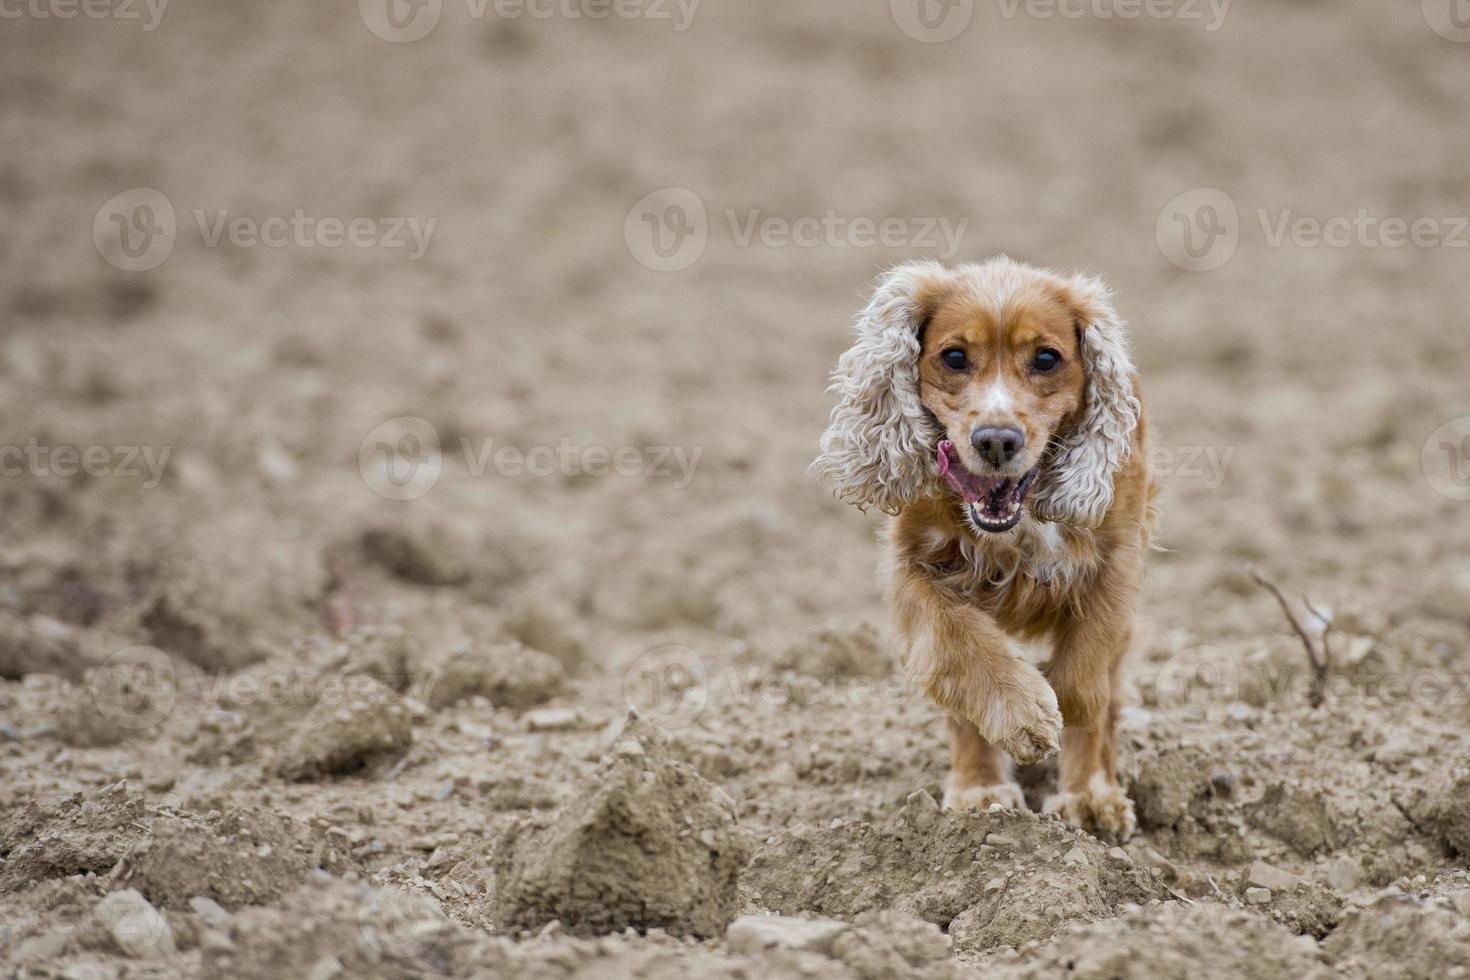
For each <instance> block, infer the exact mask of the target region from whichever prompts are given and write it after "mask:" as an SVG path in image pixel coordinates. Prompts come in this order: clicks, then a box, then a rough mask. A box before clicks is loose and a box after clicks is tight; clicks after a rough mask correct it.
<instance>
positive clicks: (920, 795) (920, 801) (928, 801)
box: [905, 789, 939, 810]
mask: <svg viewBox="0 0 1470 980" xmlns="http://www.w3.org/2000/svg"><path fill="white" fill-rule="evenodd" d="M905 802H908V803H911V804H914V805H916V806H918V807H919V809H921V810H938V809H939V801H937V800H936V799H934V797H933V796H932V795H931V794H930V793H929V791H928V790H927V789H921V790H918V791H916V792H913V793H910V794H909V795H908V799H907V800H906V801H905Z"/></svg>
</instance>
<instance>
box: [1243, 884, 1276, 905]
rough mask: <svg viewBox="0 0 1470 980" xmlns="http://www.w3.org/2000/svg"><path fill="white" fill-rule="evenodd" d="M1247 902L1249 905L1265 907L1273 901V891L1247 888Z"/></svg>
mask: <svg viewBox="0 0 1470 980" xmlns="http://www.w3.org/2000/svg"><path fill="white" fill-rule="evenodd" d="M1245 900H1246V903H1247V904H1249V905H1265V904H1267V903H1268V902H1270V901H1271V889H1269V888H1247V889H1246V890H1245Z"/></svg>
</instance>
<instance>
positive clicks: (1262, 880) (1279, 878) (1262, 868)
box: [1245, 861, 1306, 891]
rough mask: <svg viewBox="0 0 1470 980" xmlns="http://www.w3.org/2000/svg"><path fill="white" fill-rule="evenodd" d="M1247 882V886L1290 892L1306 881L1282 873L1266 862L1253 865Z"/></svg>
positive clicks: (1285, 872) (1284, 872) (1287, 872)
mask: <svg viewBox="0 0 1470 980" xmlns="http://www.w3.org/2000/svg"><path fill="white" fill-rule="evenodd" d="M1245 880H1246V884H1249V885H1259V886H1260V887H1261V888H1271V889H1275V890H1276V891H1290V890H1291V889H1293V888H1295V887H1296V886H1297V885H1300V884H1301V883H1303V882H1304V881H1306V879H1305V878H1301V877H1298V876H1297V875H1294V874H1292V873H1291V872H1289V871H1282V870H1281V869H1280V868H1277V867H1275V866H1273V865H1270V864H1267V863H1266V862H1265V861H1256V862H1255V863H1253V864H1252V865H1251V869H1250V873H1249V874H1248V875H1247V876H1246V879H1245Z"/></svg>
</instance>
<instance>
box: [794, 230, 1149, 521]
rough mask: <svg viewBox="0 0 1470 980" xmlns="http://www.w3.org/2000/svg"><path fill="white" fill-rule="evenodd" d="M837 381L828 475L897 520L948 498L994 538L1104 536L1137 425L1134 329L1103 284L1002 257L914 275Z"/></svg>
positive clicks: (824, 462)
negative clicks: (1041, 527)
mask: <svg viewBox="0 0 1470 980" xmlns="http://www.w3.org/2000/svg"><path fill="white" fill-rule="evenodd" d="M856 332H857V339H856V341H855V342H854V344H853V346H852V347H851V348H850V349H849V350H848V351H847V352H846V353H844V354H843V355H842V357H841V359H840V360H839V361H838V362H837V369H836V371H835V372H834V373H833V379H832V390H833V391H835V392H836V393H837V395H838V399H839V401H838V405H837V407H836V408H834V409H833V410H832V420H831V424H830V426H829V427H828V429H827V431H826V433H825V434H824V435H823V436H822V454H821V455H820V456H819V457H818V458H817V461H816V464H815V466H816V468H817V470H818V471H819V472H820V473H822V474H823V475H824V476H826V477H827V478H829V479H830V480H832V482H833V484H834V485H835V486H836V488H837V493H838V495H839V496H840V497H842V498H843V499H845V500H848V501H850V502H852V503H855V504H857V505H858V506H860V507H866V506H869V505H872V506H876V507H878V508H879V509H880V510H883V511H885V512H887V513H896V512H897V511H898V510H899V508H901V507H902V506H904V505H905V504H907V503H911V502H913V501H916V500H920V499H924V498H932V497H940V496H944V495H946V494H950V495H954V496H956V497H958V498H959V499H962V500H963V501H964V502H965V503H966V505H967V511H968V513H969V516H970V520H971V522H972V523H973V524H974V525H975V526H976V527H977V528H979V529H980V530H982V531H990V532H1003V531H1008V530H1010V529H1011V528H1013V527H1015V526H1016V524H1017V523H1018V522H1019V521H1020V519H1021V515H1022V511H1023V510H1025V509H1029V510H1030V511H1031V512H1032V514H1034V515H1035V516H1036V517H1038V518H1040V519H1042V520H1047V521H1060V522H1063V523H1067V524H1075V525H1079V526H1083V527H1096V526H1098V525H1099V524H1101V523H1102V520H1103V517H1104V515H1106V513H1107V511H1108V508H1109V507H1110V506H1112V500H1113V477H1114V475H1115V474H1116V473H1117V471H1118V468H1119V466H1121V465H1122V463H1123V461H1124V460H1125V459H1126V458H1127V456H1128V453H1129V450H1130V446H1131V442H1132V436H1133V430H1134V429H1135V428H1136V427H1137V425H1138V418H1139V411H1140V408H1139V403H1138V399H1137V397H1136V395H1135V394H1134V387H1133V382H1134V371H1133V364H1132V361H1131V359H1130V358H1129V355H1128V343H1127V338H1126V335H1125V328H1124V325H1123V323H1122V321H1121V320H1119V318H1118V315H1117V313H1115V312H1114V310H1113V307H1112V304H1111V303H1110V302H1109V299H1108V291H1107V289H1106V287H1104V286H1103V285H1102V283H1101V282H1099V281H1098V280H1096V279H1092V278H1089V277H1086V276H1076V277H1071V278H1066V277H1062V276H1058V275H1055V274H1053V273H1051V272H1047V271H1045V270H1040V269H1034V268H1031V267H1029V266H1025V265H1022V264H1020V263H1017V262H1013V261H1011V260H1010V259H1006V258H1000V259H995V260H992V261H990V262H986V263H984V264H982V265H967V266H961V267H960V268H958V269H954V270H948V269H945V268H944V267H943V266H941V265H939V264H938V263H936V262H916V263H911V264H909V265H904V266H900V267H898V268H896V269H894V270H892V271H891V272H889V273H888V274H887V275H885V276H884V277H883V279H882V281H881V282H880V283H879V285H878V290H877V292H876V293H875V294H874V296H873V299H872V301H871V302H870V303H869V304H868V306H867V308H866V309H864V310H863V311H862V312H861V313H860V314H859V315H858V318H857V329H856Z"/></svg>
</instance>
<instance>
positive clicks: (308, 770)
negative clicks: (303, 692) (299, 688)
mask: <svg viewBox="0 0 1470 980" xmlns="http://www.w3.org/2000/svg"><path fill="white" fill-rule="evenodd" d="M346 680H347V683H346V684H344V685H343V686H342V687H341V688H340V690H341V691H342V692H343V694H344V696H343V697H342V698H340V699H339V698H336V697H333V698H329V699H325V700H323V701H321V702H319V703H318V704H317V705H316V706H315V707H314V708H312V709H311V711H310V712H309V713H307V715H306V717H304V718H302V719H301V721H300V722H298V723H297V725H296V728H295V730H294V731H293V732H292V733H291V735H290V737H289V738H288V739H287V740H286V741H285V742H284V743H283V744H282V745H281V746H279V747H278V749H277V752H276V760H275V763H274V768H275V771H276V772H277V773H279V774H280V775H281V776H283V777H285V778H286V779H289V780H295V781H304V780H311V779H322V778H324V777H328V776H342V775H350V774H352V773H355V772H360V771H362V770H363V769H366V768H367V767H369V766H370V765H373V764H374V763H377V762H379V761H382V760H384V759H396V758H398V757H399V756H401V755H403V753H405V752H407V751H408V748H409V746H410V745H411V744H412V743H413V727H412V723H411V720H410V718H409V714H408V709H407V708H406V707H405V706H404V705H403V702H402V701H401V700H400V699H399V698H398V696H397V695H396V694H394V693H393V692H392V691H391V690H389V689H388V688H386V687H384V686H383V685H382V684H381V683H379V682H378V681H375V680H373V679H372V678H370V677H367V676H366V675H357V676H356V677H351V678H347V679H346Z"/></svg>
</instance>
